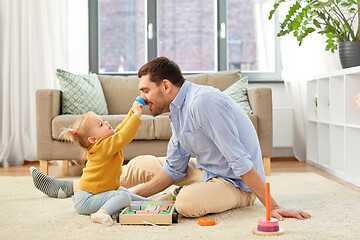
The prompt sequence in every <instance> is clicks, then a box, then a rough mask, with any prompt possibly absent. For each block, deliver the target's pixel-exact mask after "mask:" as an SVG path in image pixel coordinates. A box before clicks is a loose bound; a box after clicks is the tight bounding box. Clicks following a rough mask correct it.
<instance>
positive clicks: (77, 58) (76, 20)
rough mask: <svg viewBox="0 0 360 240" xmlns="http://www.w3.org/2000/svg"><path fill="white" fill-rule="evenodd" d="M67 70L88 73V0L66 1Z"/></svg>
mask: <svg viewBox="0 0 360 240" xmlns="http://www.w3.org/2000/svg"><path fill="white" fill-rule="evenodd" d="M68 10H69V11H68V23H69V25H68V33H69V34H68V36H69V37H68V38H69V41H68V46H69V69H67V70H68V71H70V72H73V73H77V74H87V73H89V26H88V22H89V21H88V19H89V17H88V0H68Z"/></svg>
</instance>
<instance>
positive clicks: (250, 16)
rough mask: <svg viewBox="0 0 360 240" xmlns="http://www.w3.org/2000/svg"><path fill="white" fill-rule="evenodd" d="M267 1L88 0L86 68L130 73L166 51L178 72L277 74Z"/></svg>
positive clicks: (274, 76)
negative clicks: (228, 71) (88, 64)
mask: <svg viewBox="0 0 360 240" xmlns="http://www.w3.org/2000/svg"><path fill="white" fill-rule="evenodd" d="M273 4H274V1H273V0H213V1H211V0H98V1H97V0H89V6H90V12H89V17H90V32H92V34H94V32H95V33H96V35H95V36H97V38H95V39H94V37H90V46H91V48H90V58H91V59H90V69H91V71H92V72H97V73H103V74H127V75H129V74H136V72H137V70H138V69H139V68H140V67H141V66H142V65H143V64H144V63H146V62H147V61H149V60H150V59H152V58H154V57H157V56H166V57H169V58H170V59H172V60H174V61H175V62H176V63H178V64H179V65H180V67H181V69H182V71H183V72H184V73H201V72H214V71H219V70H220V71H221V70H233V69H240V70H242V72H243V75H249V77H250V80H251V79H253V80H255V81H256V80H280V77H279V76H280V70H279V69H280V66H279V65H280V60H279V55H280V53H279V50H278V49H279V48H278V46H277V42H276V37H275V21H273V20H272V21H270V20H268V13H269V11H270V10H271V7H272V5H273ZM96 23H97V28H95V27H94V25H96ZM92 36H94V35H92ZM94 53H96V54H94Z"/></svg>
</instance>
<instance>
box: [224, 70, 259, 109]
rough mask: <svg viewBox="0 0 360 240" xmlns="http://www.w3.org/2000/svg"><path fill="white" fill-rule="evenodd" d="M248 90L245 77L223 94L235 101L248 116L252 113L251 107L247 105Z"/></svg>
mask: <svg viewBox="0 0 360 240" xmlns="http://www.w3.org/2000/svg"><path fill="white" fill-rule="evenodd" d="M247 88H248V78H247V76H245V77H243V78H241V79H240V80H239V81H237V82H236V83H234V84H233V85H231V86H230V87H228V88H227V89H225V90H224V91H223V92H224V93H225V94H226V95H228V96H229V97H231V98H232V99H234V100H235V102H237V103H238V104H240V106H241V107H242V108H243V109H244V111H245V112H246V113H247V114H248V115H250V114H252V113H253V111H252V109H251V106H250V104H249V99H248V95H247Z"/></svg>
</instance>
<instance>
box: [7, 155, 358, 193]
mask: <svg viewBox="0 0 360 240" xmlns="http://www.w3.org/2000/svg"><path fill="white" fill-rule="evenodd" d="M30 166H35V167H37V168H39V162H27V161H26V162H25V163H24V165H22V166H12V167H8V168H3V167H0V176H30V171H29V168H30ZM81 169H82V166H76V165H72V166H70V167H69V168H68V169H63V167H62V166H58V165H55V164H50V166H49V175H50V176H52V177H68V176H69V177H75V176H80V175H81V172H82V171H81ZM271 172H273V173H276V172H314V173H317V174H319V175H321V176H323V177H326V178H328V179H330V180H332V181H335V182H337V183H340V184H341V185H343V186H346V187H349V188H351V189H353V190H355V191H357V192H360V188H359V187H357V186H355V185H353V184H351V183H348V182H346V181H344V180H342V179H340V178H337V177H335V176H333V175H331V174H329V173H327V172H325V171H322V170H320V169H318V168H316V167H314V166H312V165H309V164H307V163H306V162H299V161H297V160H296V159H295V158H272V159H271Z"/></svg>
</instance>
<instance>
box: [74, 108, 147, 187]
mask: <svg viewBox="0 0 360 240" xmlns="http://www.w3.org/2000/svg"><path fill="white" fill-rule="evenodd" d="M140 124H141V120H140V118H139V117H138V116H136V115H135V114H134V113H133V111H132V110H130V111H129V113H128V115H127V116H126V118H125V119H124V120H123V121H122V122H121V123H120V124H119V125H118V126H117V128H116V129H115V132H114V134H113V135H111V136H109V137H103V138H100V139H99V140H98V141H97V142H96V143H94V144H92V145H91V146H89V147H88V148H87V149H86V151H87V163H86V167H85V168H84V169H83V174H82V176H81V178H80V184H79V187H80V189H81V190H85V191H87V192H91V193H93V194H98V193H100V192H105V191H110V190H116V189H118V188H119V187H120V179H119V178H120V175H121V172H122V164H123V161H124V154H123V151H122V149H123V148H124V147H125V146H126V145H127V144H129V143H130V142H131V141H132V140H133V138H134V137H135V135H136V132H137V130H138V129H139V127H140Z"/></svg>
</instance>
